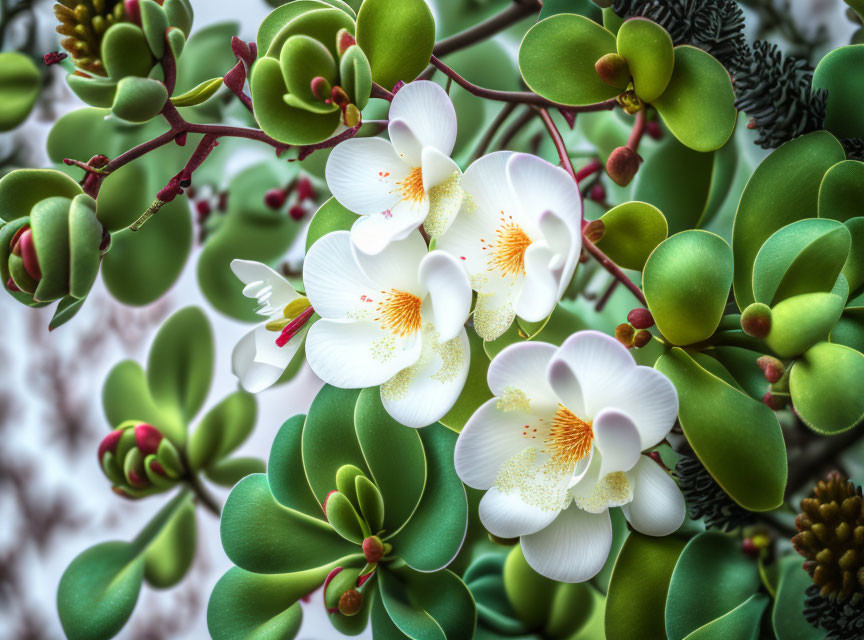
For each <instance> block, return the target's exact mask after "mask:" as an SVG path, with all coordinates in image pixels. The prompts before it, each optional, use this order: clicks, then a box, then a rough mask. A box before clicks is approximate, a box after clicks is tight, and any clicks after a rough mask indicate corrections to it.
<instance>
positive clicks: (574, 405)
mask: <svg viewBox="0 0 864 640" xmlns="http://www.w3.org/2000/svg"><path fill="white" fill-rule="evenodd" d="M488 382H489V388H490V389H491V390H492V392H493V393H494V394H495V396H496V397H494V398H492V399H491V400H489V401H487V402H486V403H485V404H483V405H482V406H481V407H480V408H479V409H478V410H477V412H476V413H475V414H474V415H473V416H472V417H471V419H470V420H469V421H468V423H467V424H466V425H465V428H464V429H463V430H462V433H461V434H460V435H459V439H458V441H457V442H456V450H455V454H454V458H455V466H456V472H457V473H458V474H459V477H460V478H461V479H462V481H463V482H464V483H465V484H467V485H469V486H471V487H474V488H476V489H485V490H486V493H485V494H484V496H483V498H482V500H481V502H480V519H481V521H482V522H483V526H485V527H486V529H488V530H489V531H490V532H491V533H493V534H494V535H497V536H500V537H502V538H515V537H521V544H522V551H523V553H524V554H525V559H526V560H527V561H528V564H530V565H531V566H532V567H533V568H534V569H535V570H536V571H537V572H538V573H540V574H542V575H544V576H547V577H549V578H552V579H553V580H559V581H562V582H582V581H585V580H588V579H590V578H591V577H593V576H594V575H595V574H596V573H597V572H598V571H600V569H601V568H602V567H603V564H604V563H605V562H606V558H607V556H608V554H609V548H610V544H611V542H612V525H611V521H610V517H609V508H610V507H621V509H622V511H623V513H624V516H625V517H626V518H627V520H628V521H629V522H630V524H631V525H632V526H633V528H634V529H636V530H637V531H640V532H641V533H644V534H647V535H653V536H664V535H668V534H670V533H672V532H673V531H675V530H676V529H678V527H680V526H681V523H682V522H683V521H684V498H683V496H682V495H681V492H680V490H679V489H678V486H677V485H676V484H675V481H674V480H673V479H672V477H671V476H670V475H669V473H667V472H666V471H665V470H664V469H663V468H662V467H660V465H658V464H657V463H656V462H655V461H654V460H652V459H651V458H649V457H648V456H645V455H641V452H642V451H644V450H646V449H649V448H650V447H653V446H655V445H656V444H658V443H659V442H661V441H662V440H663V439H664V438H665V437H666V434H667V433H668V432H669V430H670V429H671V428H672V425H673V424H674V422H675V417H676V415H677V413H678V397H677V395H676V393H675V388H674V386H673V385H672V383H671V382H670V381H669V380H668V379H667V378H666V377H665V376H664V375H663V374H662V373H660V372H659V371H657V370H655V369H652V368H650V367H643V366H637V365H636V363H635V362H634V360H633V357H632V356H631V355H630V352H629V351H628V350H627V349H626V348H625V347H624V346H623V345H621V344H620V343H619V342H618V341H617V340H615V339H614V338H611V337H609V336H607V335H605V334H602V333H599V332H597V331H581V332H579V333H575V334H573V335H572V336H570V337H569V338H568V339H567V340H566V341H565V342H564V344H562V345H561V347H555V346H553V345H550V344H546V343H541V342H523V343H519V344H515V345H511V346H509V347H507V348H506V349H504V350H503V351H501V353H499V354H498V355H497V356H496V357H495V359H494V360H492V363H491V364H490V366H489V373H488Z"/></svg>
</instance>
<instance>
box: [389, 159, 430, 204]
mask: <svg viewBox="0 0 864 640" xmlns="http://www.w3.org/2000/svg"><path fill="white" fill-rule="evenodd" d="M396 186H398V187H399V193H401V194H402V199H403V200H408V201H409V202H420V201H421V200H423V198H424V196H425V195H426V192H425V191H424V190H423V170H422V169H421V168H420V167H415V168H414V169H411V173H409V174H408V175H407V176H406V177H405V179H404V180H400V181H398V182H397V183H396Z"/></svg>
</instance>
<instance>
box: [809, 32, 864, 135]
mask: <svg viewBox="0 0 864 640" xmlns="http://www.w3.org/2000/svg"><path fill="white" fill-rule="evenodd" d="M813 89H814V90H816V89H825V90H826V91H827V92H828V101H827V103H826V105H825V128H826V129H828V131H830V132H831V133H833V134H834V135H835V136H837V137H838V138H841V139H842V138H861V137H864V113H862V112H861V108H860V99H861V92H862V91H864V45H862V44H855V45H849V46H846V47H838V48H836V49H834V50H833V51H830V52H829V53H828V54H827V55H826V56H825V57H824V58H822V60H820V61H819V64H817V65H816V69H815V71H813Z"/></svg>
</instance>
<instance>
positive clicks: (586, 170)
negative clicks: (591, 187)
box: [576, 158, 603, 183]
mask: <svg viewBox="0 0 864 640" xmlns="http://www.w3.org/2000/svg"><path fill="white" fill-rule="evenodd" d="M602 169H603V163H602V162H600V161H599V160H597V159H596V158H595V159H594V160H592V161H591V162H589V163H588V164H586V165H585V166H584V167H582V168H581V169H579V171H577V172H576V182H578V183H581V182H582V181H583V180H585V178H590V177H591V176H593V175H594V174H595V173H597V172H598V171H601V170H602Z"/></svg>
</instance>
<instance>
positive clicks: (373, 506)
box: [354, 475, 386, 533]
mask: <svg viewBox="0 0 864 640" xmlns="http://www.w3.org/2000/svg"><path fill="white" fill-rule="evenodd" d="M354 493H356V494H357V504H358V505H359V506H360V513H361V515H362V516H363V518H365V520H366V522H368V523H369V527H370V528H371V529H372V532H373V533H377V532H378V531H381V529H383V528H384V513H385V512H386V509H385V507H384V497H383V496H382V495H381V492H380V491H379V490H378V487H376V486H375V484H374V483H373V482H372V481H371V480H370V479H369V478H367V477H366V476H362V475H358V476H354Z"/></svg>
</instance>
